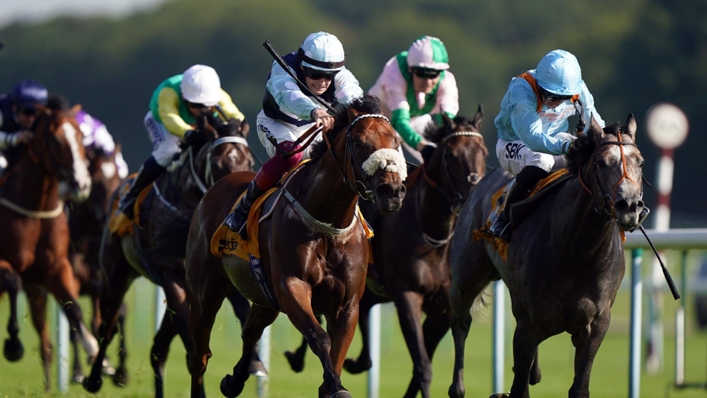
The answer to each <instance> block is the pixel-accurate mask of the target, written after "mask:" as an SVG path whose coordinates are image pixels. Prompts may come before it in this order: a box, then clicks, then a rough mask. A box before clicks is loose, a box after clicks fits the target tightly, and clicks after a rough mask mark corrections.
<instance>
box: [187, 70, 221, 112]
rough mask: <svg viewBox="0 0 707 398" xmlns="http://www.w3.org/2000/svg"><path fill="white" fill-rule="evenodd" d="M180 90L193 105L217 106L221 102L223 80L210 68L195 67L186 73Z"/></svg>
mask: <svg viewBox="0 0 707 398" xmlns="http://www.w3.org/2000/svg"><path fill="white" fill-rule="evenodd" d="M180 88H181V90H182V97H183V98H184V99H185V100H187V101H189V102H191V103H195V104H202V105H206V106H216V105H217V104H218V103H219V101H220V100H221V80H220V79H219V77H218V74H217V73H216V71H215V70H214V68H212V67H210V66H206V65H194V66H192V67H190V68H189V69H187V70H186V71H184V75H183V76H182V82H181V83H180Z"/></svg>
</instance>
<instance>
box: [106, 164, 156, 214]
mask: <svg viewBox="0 0 707 398" xmlns="http://www.w3.org/2000/svg"><path fill="white" fill-rule="evenodd" d="M164 170H165V167H163V166H161V165H160V164H159V163H157V161H156V160H155V158H154V157H152V156H150V157H149V158H148V159H147V160H146V161H145V163H143V165H142V167H141V168H140V171H139V172H138V174H137V176H136V177H135V179H134V180H133V182H132V184H131V185H130V189H129V190H128V192H127V193H126V194H125V195H123V197H121V198H120V202H118V211H119V212H121V213H123V214H124V215H125V217H127V218H128V219H130V220H132V219H133V217H134V216H135V211H134V204H135V200H137V197H138V195H140V192H142V190H143V189H145V187H147V186H148V185H150V184H152V182H153V181H155V180H156V179H157V177H159V176H160V175H161V174H162V173H163V172H164Z"/></svg>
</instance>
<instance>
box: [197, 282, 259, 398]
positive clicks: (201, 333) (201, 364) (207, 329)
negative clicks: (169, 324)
mask: <svg viewBox="0 0 707 398" xmlns="http://www.w3.org/2000/svg"><path fill="white" fill-rule="evenodd" d="M200 276H203V275H200ZM199 282H201V281H198V282H197V286H196V287H197V288H198V289H199V291H198V292H195V293H191V291H188V292H189V293H188V294H187V299H188V300H189V316H188V325H189V336H190V338H191V351H190V352H189V372H190V373H191V396H192V398H201V397H203V396H204V373H205V372H206V365H207V364H208V362H209V358H211V350H210V349H209V341H210V340H211V329H212V328H213V326H214V321H215V319H216V313H217V312H218V310H219V307H220V303H221V302H222V300H223V296H221V297H219V296H220V295H219V294H218V292H219V290H218V289H211V288H210V287H211V286H209V285H208V283H209V280H208V278H207V279H206V281H205V282H204V284H203V285H202V284H200V283H199ZM187 284H188V285H189V281H188V282H187ZM241 324H242V325H245V319H244V320H243V321H242V323H241Z"/></svg>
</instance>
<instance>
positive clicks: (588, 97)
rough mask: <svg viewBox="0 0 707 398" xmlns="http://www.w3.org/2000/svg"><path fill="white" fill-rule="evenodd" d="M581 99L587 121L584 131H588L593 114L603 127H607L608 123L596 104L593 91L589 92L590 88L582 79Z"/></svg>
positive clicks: (585, 120)
mask: <svg viewBox="0 0 707 398" xmlns="http://www.w3.org/2000/svg"><path fill="white" fill-rule="evenodd" d="M579 100H580V101H582V104H583V105H584V122H585V123H586V127H585V128H584V131H585V132H586V131H588V130H589V125H590V124H591V123H590V121H591V119H590V117H592V116H593V117H594V120H596V121H597V123H599V125H600V126H601V127H602V128H604V127H606V123H605V122H604V120H603V119H602V118H601V115H600V114H599V111H597V109H596V107H595V106H594V97H593V96H592V93H590V92H589V89H588V88H587V85H586V84H584V81H582V93H581V94H580V95H579Z"/></svg>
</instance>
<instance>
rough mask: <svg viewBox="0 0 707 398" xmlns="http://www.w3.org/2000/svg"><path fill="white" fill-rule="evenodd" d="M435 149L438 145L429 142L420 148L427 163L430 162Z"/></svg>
mask: <svg viewBox="0 0 707 398" xmlns="http://www.w3.org/2000/svg"><path fill="white" fill-rule="evenodd" d="M435 149H437V146H436V145H434V144H430V143H428V144H427V145H425V146H424V147H423V148H422V149H421V150H420V155H422V160H424V161H425V164H427V163H429V162H430V160H431V159H432V155H434V153H435Z"/></svg>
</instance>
